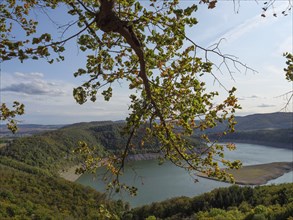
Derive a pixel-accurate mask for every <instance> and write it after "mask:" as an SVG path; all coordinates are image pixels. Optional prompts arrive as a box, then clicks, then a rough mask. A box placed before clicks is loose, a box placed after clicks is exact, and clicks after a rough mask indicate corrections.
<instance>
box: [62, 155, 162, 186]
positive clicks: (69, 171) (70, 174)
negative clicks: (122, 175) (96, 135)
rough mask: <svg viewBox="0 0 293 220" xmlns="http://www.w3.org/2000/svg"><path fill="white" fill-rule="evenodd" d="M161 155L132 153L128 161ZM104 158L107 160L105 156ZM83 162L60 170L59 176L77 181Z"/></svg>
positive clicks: (151, 158) (154, 157) (149, 158)
mask: <svg viewBox="0 0 293 220" xmlns="http://www.w3.org/2000/svg"><path fill="white" fill-rule="evenodd" d="M159 156H160V154H159V153H144V154H131V155H129V156H128V157H127V161H140V160H153V159H157V158H158V157H159ZM103 160H106V158H104V159H103ZM80 166H81V164H79V165H75V166H72V167H69V168H66V169H63V170H61V171H59V172H58V174H59V176H60V177H61V178H63V179H65V180H68V181H70V182H75V181H76V180H78V178H79V177H80V176H81V175H82V174H76V173H75V170H76V169H77V168H79V167H80Z"/></svg>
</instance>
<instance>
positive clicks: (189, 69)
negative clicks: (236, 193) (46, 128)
mask: <svg viewBox="0 0 293 220" xmlns="http://www.w3.org/2000/svg"><path fill="white" fill-rule="evenodd" d="M200 3H204V4H207V5H208V7H209V8H214V7H215V6H216V3H217V1H216V0H202V1H200ZM197 4H198V1H194V2H193V1H191V2H190V4H189V5H188V6H186V7H183V8H182V6H181V5H179V1H178V0H170V1H156V0H151V1H136V0H99V1H97V0H83V1H82V0H75V1H73V0H53V1H51V0H50V1H47V0H19V1H15V0H5V1H2V2H1V3H0V30H1V45H0V53H1V61H5V60H10V59H13V58H18V59H19V60H20V61H22V62H23V61H24V60H26V59H36V60H37V59H39V58H46V59H47V60H48V62H49V63H53V62H55V61H57V62H59V61H62V60H64V59H65V57H64V53H63V52H64V51H65V49H66V43H67V42H68V41H70V40H73V39H76V40H77V44H78V47H79V49H80V51H81V52H84V55H85V56H86V57H87V61H86V64H85V66H84V67H81V68H79V69H78V70H77V71H76V72H75V73H74V76H75V77H79V76H84V77H87V79H88V80H87V81H86V82H85V83H83V84H82V85H80V86H79V87H77V88H75V89H74V91H73V96H74V98H75V100H76V101H77V102H78V103H79V104H83V103H85V102H87V101H89V100H90V101H93V102H94V101H96V99H97V96H99V95H102V96H103V97H104V99H105V100H106V101H109V100H110V99H111V97H112V91H113V87H112V86H113V84H114V83H115V82H118V81H119V80H126V81H128V82H129V89H130V90H132V91H133V93H132V95H130V100H131V104H130V106H129V110H130V114H129V116H128V117H127V119H126V121H127V126H126V127H125V132H126V133H127V134H128V135H129V139H128V142H127V144H126V146H125V148H124V149H121V154H120V155H117V154H116V155H110V156H109V158H108V160H107V161H105V160H102V159H101V158H96V157H94V156H92V155H93V154H91V153H90V150H89V149H88V146H87V145H86V144H85V143H82V145H81V146H80V149H79V150H80V151H82V152H88V155H91V156H89V157H88V160H86V167H88V168H92V167H95V165H97V163H99V162H100V163H103V164H105V165H107V167H108V168H109V169H110V170H111V171H112V173H113V174H114V176H115V178H114V179H113V182H112V185H115V187H116V186H118V188H119V187H125V186H123V185H120V183H119V176H120V175H121V173H122V170H123V167H124V163H125V158H126V157H127V155H128V154H129V151H130V150H131V149H133V148H135V147H138V146H134V145H133V144H132V138H133V137H134V136H135V135H136V133H137V132H138V129H139V128H141V127H142V125H144V128H145V131H144V132H145V137H144V140H142V142H141V146H143V143H144V141H145V140H148V139H149V138H155V139H156V140H157V141H158V143H159V145H160V150H159V153H160V154H161V160H162V161H164V160H170V161H172V162H173V163H174V164H175V165H177V166H180V167H183V168H185V169H187V170H189V171H200V172H203V173H206V174H207V175H208V176H213V177H218V178H222V179H229V180H231V181H233V177H232V176H229V175H228V174H227V173H226V172H225V171H224V170H222V169H220V168H219V163H223V164H224V165H225V166H226V167H228V168H238V167H239V165H240V162H239V161H234V162H231V161H228V160H225V159H224V154H223V150H224V146H222V145H219V144H216V143H211V144H209V145H208V146H206V147H199V146H192V145H191V144H190V142H189V141H188V138H187V137H188V136H192V135H194V133H195V132H196V131H200V132H199V134H202V133H201V131H205V130H206V129H210V128H213V127H215V126H216V125H217V123H219V122H223V121H224V120H227V121H228V122H229V124H228V127H227V131H229V132H233V131H234V125H235V123H236V122H235V120H234V116H233V113H234V112H235V111H236V110H237V109H239V108H240V106H239V105H238V103H237V98H236V97H235V95H234V92H235V90H236V89H235V88H232V89H231V90H230V91H228V90H227V98H226V99H225V100H224V101H223V102H222V103H219V104H215V103H214V101H213V100H214V98H215V97H216V96H217V95H218V93H217V92H206V88H205V83H204V80H203V78H202V76H203V75H206V74H208V75H213V76H214V77H215V75H214V74H213V72H212V68H213V66H215V63H213V62H212V61H211V60H210V54H214V55H217V56H218V57H220V58H221V59H222V63H221V64H220V66H218V67H219V68H221V67H222V68H226V69H225V71H228V72H230V73H231V72H232V71H231V70H230V68H229V65H231V66H232V67H235V68H236V69H238V68H237V66H239V65H240V66H242V67H244V68H246V69H249V67H247V66H246V65H244V64H242V63H241V62H240V61H238V60H237V59H235V58H234V57H233V56H228V55H223V54H222V53H221V52H220V50H218V45H217V44H216V45H214V47H213V48H210V49H206V48H203V47H201V46H200V45H198V44H196V43H195V42H194V41H193V40H192V39H190V38H189V37H188V36H186V28H187V27H190V28H191V27H193V26H194V25H196V24H197V20H196V18H195V15H196V11H197ZM57 8H63V9H64V13H67V14H68V15H70V16H72V19H73V21H72V22H69V23H66V24H64V25H62V28H63V30H64V31H63V33H62V35H61V39H60V38H58V36H52V35H51V34H50V33H41V34H40V35H39V33H38V31H37V27H38V22H37V20H36V18H35V17H34V14H35V13H34V12H35V11H41V12H43V13H47V11H50V10H52V11H54V10H55V9H57ZM60 22H61V21H60ZM69 29H70V30H71V32H72V31H73V32H74V33H75V34H72V35H69V36H67V33H68V32H67V31H68V30H69ZM16 30H18V32H19V30H22V31H23V34H24V35H25V36H26V37H25V38H22V39H18V38H17V36H16V35H15V33H16V32H17V31H16ZM64 36H67V37H64ZM200 52H201V53H203V54H204V56H203V57H200V56H199V53H200ZM215 79H216V80H217V78H216V77H215ZM146 124H147V125H148V126H145V125H146ZM201 138H202V139H203V140H204V141H205V142H210V140H209V138H208V137H207V136H206V135H201ZM227 147H228V148H229V149H234V146H233V145H228V146H227Z"/></svg>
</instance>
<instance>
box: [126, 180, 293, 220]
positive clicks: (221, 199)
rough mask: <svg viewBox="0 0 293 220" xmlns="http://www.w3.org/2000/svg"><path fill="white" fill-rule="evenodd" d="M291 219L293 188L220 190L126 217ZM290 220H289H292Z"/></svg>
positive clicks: (160, 204) (135, 211) (149, 207)
mask: <svg viewBox="0 0 293 220" xmlns="http://www.w3.org/2000/svg"><path fill="white" fill-rule="evenodd" d="M292 216H293V184H292V183H291V184H281V185H273V186H259V187H255V188H252V187H240V186H237V185H234V186H231V187H229V188H219V189H215V190H213V191H212V192H209V193H205V194H203V195H200V196H196V197H194V198H188V197H179V198H173V199H170V200H166V201H163V202H158V203H152V204H151V205H146V206H142V207H139V208H135V209H132V210H131V211H129V212H127V213H125V215H124V217H123V219H124V220H131V219H132V220H139V219H146V218H149V219H169V220H171V219H174V220H175V219H185V220H192V219H223V220H224V219H229V220H233V219H235V220H240V219H245V220H256V219H264V220H265V219H271V220H281V219H289V217H292ZM291 219H292V218H291Z"/></svg>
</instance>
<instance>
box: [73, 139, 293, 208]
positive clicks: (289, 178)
mask: <svg viewBox="0 0 293 220" xmlns="http://www.w3.org/2000/svg"><path fill="white" fill-rule="evenodd" d="M236 146H237V150H235V151H228V152H226V154H225V155H226V158H227V159H231V160H237V159H238V160H241V161H242V163H243V165H255V164H262V163H270V162H281V161H292V160H293V151H292V150H288V149H279V148H272V147H266V146H261V145H252V144H240V143H239V144H236ZM104 171H105V170H104V169H103V168H100V169H98V171H97V174H96V175H91V174H84V175H82V176H81V177H80V178H79V179H78V180H77V181H76V182H77V183H80V184H83V185H86V186H91V187H93V188H95V189H96V190H98V191H105V185H104V183H103V182H102V181H101V178H102V175H103V173H104ZM194 178H195V176H191V175H190V174H189V173H188V172H186V171H184V170H183V169H180V168H178V167H176V166H174V165H173V164H171V163H164V164H163V165H158V161H157V160H148V161H134V162H131V163H129V164H128V165H127V166H126V168H125V172H124V175H123V176H122V177H121V179H120V181H121V182H123V183H126V184H128V185H131V186H132V185H133V186H135V187H137V188H138V195H137V196H135V197H131V196H129V195H127V194H126V193H124V194H120V193H119V194H115V195H114V196H113V198H115V199H122V200H124V201H128V202H129V203H130V205H131V206H132V207H136V206H140V205H144V204H149V203H152V202H156V201H162V200H165V199H168V198H172V197H177V196H188V197H192V196H195V195H199V194H202V193H204V192H209V191H211V190H213V189H215V188H218V187H225V186H229V185H230V184H228V183H222V182H218V181H214V180H209V179H204V178H200V177H196V178H197V179H198V182H196V183H195V181H194ZM285 182H293V172H289V173H287V174H285V175H283V176H281V177H279V178H277V179H275V180H271V181H270V182H269V183H268V184H272V183H275V184H276V183H285Z"/></svg>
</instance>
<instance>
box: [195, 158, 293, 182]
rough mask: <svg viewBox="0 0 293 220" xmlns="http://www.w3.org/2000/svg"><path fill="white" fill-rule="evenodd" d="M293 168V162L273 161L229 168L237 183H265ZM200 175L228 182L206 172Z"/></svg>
mask: <svg viewBox="0 0 293 220" xmlns="http://www.w3.org/2000/svg"><path fill="white" fill-rule="evenodd" d="M292 170H293V162H273V163H266V164H257V165H249V166H243V167H241V168H240V169H239V170H229V171H228V173H230V174H232V175H233V176H234V178H235V184H238V185H252V186H257V185H264V184H266V183H268V182H269V181H270V180H273V179H277V178H279V177H281V176H283V175H284V174H285V173H288V172H291V171H292ZM197 175H198V176H199V177H202V178H206V179H212V180H215V181H220V182H226V181H222V180H218V179H215V178H213V177H208V176H207V175H206V174H202V173H199V174H197Z"/></svg>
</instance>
